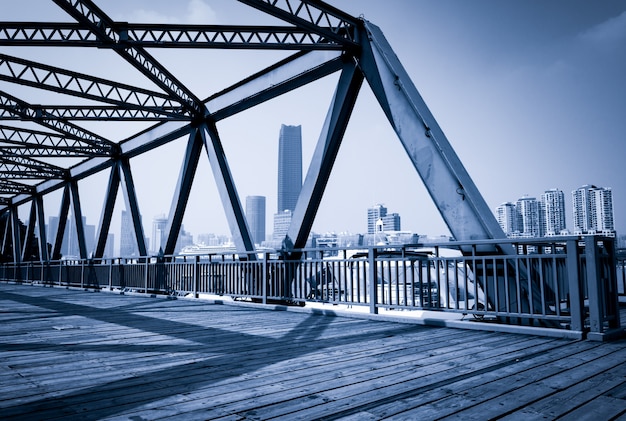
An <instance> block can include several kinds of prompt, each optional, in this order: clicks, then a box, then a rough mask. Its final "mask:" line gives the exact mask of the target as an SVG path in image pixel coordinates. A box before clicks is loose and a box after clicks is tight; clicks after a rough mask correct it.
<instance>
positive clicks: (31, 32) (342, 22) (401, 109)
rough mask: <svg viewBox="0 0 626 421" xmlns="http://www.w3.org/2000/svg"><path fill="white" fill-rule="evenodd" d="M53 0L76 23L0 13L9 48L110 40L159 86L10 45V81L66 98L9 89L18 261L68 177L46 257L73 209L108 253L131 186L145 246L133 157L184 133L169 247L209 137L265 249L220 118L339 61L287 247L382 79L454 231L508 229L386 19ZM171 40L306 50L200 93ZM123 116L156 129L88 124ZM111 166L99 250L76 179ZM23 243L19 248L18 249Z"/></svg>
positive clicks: (232, 199)
mask: <svg viewBox="0 0 626 421" xmlns="http://www.w3.org/2000/svg"><path fill="white" fill-rule="evenodd" d="M52 1H53V2H54V3H55V4H56V5H58V6H59V7H60V8H61V9H62V10H64V11H65V12H67V13H68V15H69V16H71V17H72V18H73V19H74V21H75V22H56V23H55V22H0V46H7V47H12V49H11V51H12V52H14V51H19V50H20V49H24V48H30V47H44V48H56V47H59V48H61V47H63V48H65V47H74V48H91V49H95V48H97V49H98V50H108V51H112V52H114V53H115V54H116V55H117V56H119V57H121V58H122V59H123V60H125V61H127V62H128V63H130V64H131V65H132V66H133V67H134V68H135V69H136V70H138V71H139V72H140V73H141V75H142V76H143V77H144V78H145V79H146V81H147V82H148V83H149V84H150V86H154V87H156V88H154V89H146V88H140V87H137V86H134V85H131V84H124V83H120V82H116V81H113V80H110V79H104V78H100V77H95V76H92V75H90V74H86V73H80V72H77V71H74V70H69V67H70V66H71V64H72V63H68V65H67V66H68V68H60V67H58V66H51V65H49V64H45V63H40V62H36V61H32V60H29V59H26V58H24V57H19V56H15V55H8V54H0V81H1V82H2V83H3V85H2V86H5V85H6V86H11V87H18V88H19V87H24V89H36V90H39V91H41V92H45V93H46V95H45V97H50V96H51V95H56V98H58V100H57V101H56V103H48V104H33V103H31V102H29V101H27V100H25V99H22V98H18V97H16V96H14V94H12V93H9V92H14V91H12V90H11V89H6V90H4V88H3V90H0V122H4V121H12V122H13V123H12V124H15V126H13V125H11V126H9V125H4V124H1V125H0V173H2V176H3V179H2V180H1V181H0V214H1V215H0V216H1V217H2V221H3V229H4V231H3V233H4V234H3V235H4V238H5V239H6V240H3V247H2V248H3V251H4V249H6V248H7V247H6V244H8V243H9V242H12V244H13V245H14V247H13V250H14V252H13V256H12V258H13V259H14V260H15V261H19V260H20V259H22V257H23V256H26V253H25V250H26V249H25V248H23V247H22V243H21V242H22V241H26V243H28V239H29V238H30V237H32V236H33V235H34V234H35V231H34V230H35V225H34V222H33V221H35V220H36V221H37V222H38V224H39V226H41V225H44V221H45V212H44V207H43V200H42V197H44V196H45V195H46V194H49V193H52V192H54V191H58V190H62V192H63V195H62V198H61V206H60V210H59V214H58V215H59V216H58V217H59V227H58V231H57V233H56V234H55V235H54V238H46V236H45V232H43V231H41V228H40V231H39V233H38V235H39V237H40V242H41V241H43V242H44V243H45V241H46V240H50V241H53V245H52V252H51V253H49V254H48V253H47V252H46V250H47V249H46V244H43V243H42V244H39V249H40V253H39V254H40V259H41V260H47V259H58V258H60V257H61V245H62V241H63V232H64V229H65V224H66V222H67V218H68V214H69V211H70V208H71V209H72V214H73V218H74V219H73V229H75V230H76V232H77V237H78V243H79V254H80V256H81V257H88V256H93V257H96V258H100V257H102V256H103V254H104V250H105V246H106V241H107V235H108V232H109V229H110V225H111V220H112V215H113V211H114V205H115V202H116V198H117V195H118V193H119V190H120V187H121V188H122V194H123V196H124V201H125V205H126V209H127V210H128V211H129V212H130V214H131V218H132V226H133V227H132V229H133V231H134V237H135V239H136V242H137V246H138V250H139V254H140V255H141V256H147V253H148V249H147V247H146V244H145V236H144V231H143V225H142V222H141V212H140V209H139V203H138V200H137V192H136V191H135V184H134V181H133V172H132V171H131V166H130V159H131V158H134V157H137V156H139V155H142V154H144V153H146V152H149V151H151V150H153V149H155V148H158V147H161V146H162V145H165V144H167V143H170V142H172V141H174V140H176V139H181V138H185V137H186V138H187V146H186V151H185V154H184V156H183V162H182V163H181V167H180V173H179V177H178V182H177V184H176V187H175V191H174V194H173V197H172V199H171V206H170V212H169V220H168V225H167V241H166V245H165V249H164V250H163V251H164V253H165V254H171V253H173V252H174V249H175V244H176V239H177V238H178V234H179V232H180V230H181V227H182V220H183V217H184V214H185V211H186V207H187V203H188V199H189V195H190V191H191V188H192V185H193V183H194V179H195V176H196V169H197V167H198V164H199V162H200V160H201V159H203V153H202V150H204V151H205V153H206V159H207V160H208V162H209V164H210V167H211V170H212V172H213V177H214V179H215V183H216V185H217V189H218V193H219V195H220V199H221V201H222V205H223V208H224V211H225V214H226V217H227V220H228V223H229V227H230V231H231V234H232V236H233V239H234V242H235V244H236V247H237V250H238V251H240V252H242V253H245V254H246V255H253V254H251V253H250V252H253V251H254V244H253V242H252V237H251V235H250V231H249V227H248V224H247V221H246V217H245V215H244V212H243V208H242V205H241V201H240V198H239V195H238V191H237V188H236V185H235V181H234V178H233V176H232V174H231V171H230V166H229V162H228V159H227V156H226V153H225V150H224V145H223V143H222V142H223V140H222V137H221V135H220V133H219V132H218V130H217V125H216V123H218V122H220V121H222V120H225V119H228V118H230V117H232V116H235V115H238V114H240V113H242V112H244V111H246V110H249V109H251V108H253V107H255V106H257V105H259V104H262V103H265V102H267V101H270V100H272V99H274V98H277V97H279V96H281V95H283V94H285V93H288V92H291V91H293V90H296V89H298V88H301V87H303V86H305V85H307V84H309V83H311V82H314V81H316V80H319V79H321V78H324V77H326V76H329V75H332V74H335V73H338V72H339V77H338V83H337V87H336V90H335V94H334V97H333V99H332V101H331V104H330V106H329V109H328V111H327V115H326V120H325V122H324V125H323V127H322V129H321V132H320V135H319V139H318V142H317V145H316V148H315V151H314V154H313V157H312V160H311V163H310V166H309V171H308V173H307V175H306V178H305V181H304V185H303V188H302V193H301V195H300V198H299V200H298V203H297V205H296V209H295V210H294V214H293V219H292V224H291V226H290V228H289V230H288V234H287V236H286V237H285V239H284V242H283V252H285V253H287V254H288V253H290V251H292V250H294V249H298V248H302V247H304V246H305V244H306V239H307V238H308V235H309V234H310V231H311V227H312V225H313V221H314V219H315V216H316V213H317V210H318V208H319V205H320V202H321V200H322V197H323V194H324V190H325V188H326V185H327V183H328V180H329V177H330V174H331V172H332V169H333V165H334V162H335V158H336V156H337V154H338V153H339V152H340V146H341V143H342V139H343V136H344V133H345V130H346V127H347V125H348V123H349V121H350V116H351V113H352V110H353V107H354V104H355V101H356V99H357V97H358V94H359V92H360V90H361V88H362V84H363V81H367V83H368V84H369V86H370V87H371V88H372V91H373V92H374V95H375V96H376V98H377V99H378V102H379V104H380V106H381V107H382V109H383V111H384V112H385V114H386V116H387V118H388V120H389V121H390V123H391V125H392V127H393V128H394V130H395V131H396V133H397V135H398V138H399V139H400V141H401V143H402V145H403V147H404V149H405V151H406V152H407V154H408V156H409V158H410V159H411V162H412V163H413V166H414V167H415V170H416V171H417V172H418V173H419V175H420V176H421V178H422V180H423V182H424V184H425V185H426V187H427V190H428V191H429V193H430V195H431V197H432V199H433V201H434V202H435V204H436V206H437V207H438V208H439V210H440V212H441V214H442V217H443V219H444V220H445V222H446V223H447V225H448V227H449V228H450V231H451V233H452V234H453V236H454V237H455V238H456V239H457V240H479V239H497V238H503V237H504V234H503V232H502V230H501V229H500V228H499V225H498V224H497V222H496V221H495V218H494V217H493V215H492V213H491V212H490V211H489V209H488V208H487V206H486V204H485V202H484V200H483V198H482V196H481V195H480V192H479V191H478V189H477V188H476V186H475V185H474V183H473V182H472V180H471V178H470V177H469V175H468V173H467V171H466V170H465V169H464V167H463V165H462V164H461V162H460V160H459V159H458V157H457V156H456V154H455V153H454V150H453V149H452V147H451V145H450V144H449V142H448V140H447V139H446V137H445V135H444V134H443V131H442V130H441V128H440V127H439V126H438V124H437V122H436V121H435V119H434V117H433V116H432V115H431V114H430V112H429V111H428V108H427V106H426V104H425V103H424V101H423V100H422V98H421V97H420V95H419V93H418V91H417V89H416V88H415V86H414V85H413V83H412V82H411V80H410V77H409V76H408V74H407V73H406V71H405V70H404V69H403V67H402V65H401V63H400V61H399V60H398V59H397V57H396V56H395V54H394V52H393V50H392V48H391V46H390V45H389V44H388V42H387V41H386V40H385V38H384V35H383V34H382V32H381V31H380V29H378V28H377V27H376V26H375V25H373V24H371V23H369V22H367V21H365V20H363V19H358V18H355V17H353V16H350V15H349V14H346V13H344V12H342V11H340V10H338V9H336V8H334V7H332V6H330V5H329V4H326V3H324V2H323V1H319V0H240V2H241V3H242V4H244V5H246V6H249V7H251V8H254V9H256V10H257V11H258V13H260V14H265V15H268V16H270V17H271V18H272V19H278V20H280V21H281V22H283V23H284V25H283V26H280V25H274V26H240V25H231V26H220V25H157V24H136V23H128V22H115V21H114V20H112V19H111V18H110V17H109V15H108V14H106V13H105V12H104V11H103V10H102V9H100V8H99V7H98V6H97V5H96V4H95V2H94V1H92V0H52ZM103 4H106V3H103ZM174 48H187V49H188V48H192V49H197V50H200V49H233V50H242V49H248V50H253V49H256V50H270V49H272V50H284V51H290V52H292V51H296V52H295V53H293V54H291V55H290V56H288V57H286V58H283V59H281V60H279V61H278V62H277V63H275V64H273V65H270V66H268V67H266V68H265V69H263V70H261V71H258V72H257V73H254V74H252V75H251V76H249V77H247V78H245V79H243V80H241V81H240V82H237V83H234V84H232V85H231V86H228V87H226V88H225V89H222V90H219V91H216V92H214V93H212V94H210V95H208V96H204V98H206V99H205V100H201V99H200V98H201V96H199V95H197V94H196V93H195V92H193V91H192V90H191V89H189V88H188V87H187V86H185V85H184V84H183V83H182V82H181V81H180V80H179V79H178V78H177V77H176V76H175V75H174V72H173V71H171V70H170V69H169V68H167V67H166V66H165V65H164V64H163V63H161V62H160V61H159V60H157V59H156V58H155V57H154V56H152V55H151V54H150V53H149V52H148V50H149V49H174ZM64 67H65V65H64ZM23 98H27V96H24V97H23ZM68 98H72V99H73V100H72V101H68V100H67V99H68ZM125 121H126V122H145V123H148V125H147V126H148V128H144V129H142V130H140V131H137V132H135V133H129V136H128V137H127V138H125V140H122V141H119V142H116V141H113V140H110V139H109V137H110V136H107V135H106V134H105V135H101V134H98V133H96V132H95V131H91V130H87V129H86V128H85V127H84V126H83V124H87V123H91V122H99V123H107V124H109V123H110V122H125ZM30 125H34V126H36V128H32V127H30ZM27 126H28V127H27ZM61 158H63V159H65V158H70V159H71V162H72V164H71V165H67V164H64V165H61V164H56V163H57V162H60V161H57V160H59V159H61ZM102 171H110V174H109V180H108V184H107V186H106V189H105V191H104V192H103V196H104V200H103V208H102V214H101V217H100V221H99V225H98V229H97V233H96V238H97V239H96V245H95V247H94V250H88V249H87V246H86V244H87V242H86V241H85V238H84V227H83V226H82V218H81V215H82V208H81V201H80V200H81V198H80V195H79V192H78V187H77V186H78V184H77V183H78V182H79V181H80V180H83V179H85V178H86V177H89V176H91V175H93V174H96V173H98V172H102ZM28 203H31V217H30V220H29V224H30V223H32V224H33V225H32V226H31V225H29V227H28V229H27V233H26V236H25V238H21V237H20V234H19V232H18V231H16V229H17V228H15V227H17V225H16V224H17V216H16V215H17V207H18V206H21V205H25V204H28ZM14 226H15V227H14ZM9 227H11V228H10V229H9ZM9 233H10V234H11V235H9ZM42 239H43V240H42ZM15 250H20V251H21V253H17V255H16V254H15ZM3 254H4V253H3Z"/></svg>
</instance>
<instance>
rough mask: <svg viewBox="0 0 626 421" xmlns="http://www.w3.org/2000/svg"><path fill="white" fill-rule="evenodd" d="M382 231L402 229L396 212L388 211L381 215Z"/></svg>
mask: <svg viewBox="0 0 626 421" xmlns="http://www.w3.org/2000/svg"><path fill="white" fill-rule="evenodd" d="M382 221H383V231H385V232H389V231H400V230H402V226H401V225H402V224H401V223H400V215H399V214H397V213H388V214H387V215H385V216H383V217H382Z"/></svg>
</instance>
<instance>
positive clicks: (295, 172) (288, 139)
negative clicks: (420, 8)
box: [277, 124, 302, 213]
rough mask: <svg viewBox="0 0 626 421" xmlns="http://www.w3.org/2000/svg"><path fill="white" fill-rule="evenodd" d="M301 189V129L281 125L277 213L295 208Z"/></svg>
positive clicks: (299, 127)
mask: <svg viewBox="0 0 626 421" xmlns="http://www.w3.org/2000/svg"><path fill="white" fill-rule="evenodd" d="M301 189H302V127H301V126H286V125H284V124H283V125H281V127H280V136H279V138H278V208H277V213H281V212H282V211H284V210H287V209H288V210H290V211H293V210H294V209H295V208H296V203H297V201H298V196H299V195H300V190H301Z"/></svg>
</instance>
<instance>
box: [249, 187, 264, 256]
mask: <svg viewBox="0 0 626 421" xmlns="http://www.w3.org/2000/svg"><path fill="white" fill-rule="evenodd" d="M246 219H247V220H248V227H249V228H250V235H251V236H252V242H253V243H254V244H262V243H263V241H265V196H247V197H246Z"/></svg>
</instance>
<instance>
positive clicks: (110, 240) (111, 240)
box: [102, 233, 115, 259]
mask: <svg viewBox="0 0 626 421" xmlns="http://www.w3.org/2000/svg"><path fill="white" fill-rule="evenodd" d="M102 257H104V258H105V259H106V258H109V259H110V258H112V257H115V235H114V234H112V233H108V234H107V243H106V246H105V247H104V253H103V254H102Z"/></svg>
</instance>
